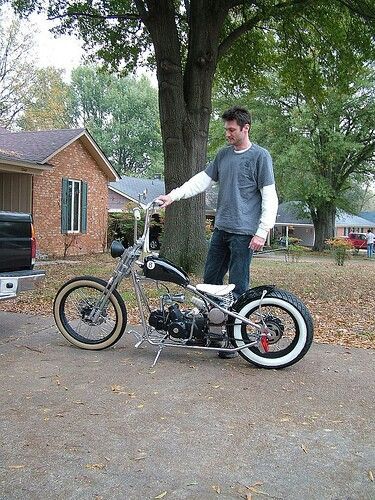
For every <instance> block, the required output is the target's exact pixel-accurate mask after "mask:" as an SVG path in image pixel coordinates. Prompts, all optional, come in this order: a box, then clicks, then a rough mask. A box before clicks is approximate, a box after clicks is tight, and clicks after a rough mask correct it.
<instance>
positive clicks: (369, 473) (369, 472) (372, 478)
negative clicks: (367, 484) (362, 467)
mask: <svg viewBox="0 0 375 500" xmlns="http://www.w3.org/2000/svg"><path fill="white" fill-rule="evenodd" d="M368 477H369V478H370V481H372V482H374V474H373V473H372V470H369V471H368Z"/></svg>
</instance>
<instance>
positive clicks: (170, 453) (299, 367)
mask: <svg viewBox="0 0 375 500" xmlns="http://www.w3.org/2000/svg"><path fill="white" fill-rule="evenodd" d="M0 331H1V335H0V368H1V391H0V412H1V423H0V427H1V444H0V498H1V499H7V500H8V499H27V500H30V499H38V500H39V499H64V500H65V499H97V500H99V499H105V500H107V499H108V500H109V499H127V500H128V499H129V500H132V499H142V500H143V499H155V498H156V499H158V498H164V499H166V500H168V499H204V500H206V499H207V500H210V499H218V500H220V499H223V500H224V499H237V498H248V499H267V498H268V499H274V498H276V499H298V500H299V499H332V500H333V499H335V500H336V499H337V500H339V499H340V500H341V499H342V500H344V499H345V500H348V499H353V500H357V499H374V498H375V483H374V476H375V452H374V435H375V433H374V415H375V412H374V387H375V384H374V382H375V380H374V378H375V377H374V352H375V351H372V350H362V349H354V348H351V349H346V348H343V347H340V346H333V345H319V344H314V345H313V347H312V348H311V350H310V352H309V353H308V354H307V356H306V357H305V358H304V359H303V360H302V361H300V362H299V363H298V364H296V365H294V366H293V367H290V368H287V369H284V370H281V371H276V370H269V371H268V370H261V369H258V368H255V367H253V366H251V365H250V364H248V363H246V362H245V361H244V360H242V358H240V359H239V358H236V359H233V360H220V359H218V358H217V357H216V356H215V355H214V354H211V353H209V354H207V353H203V352H200V351H198V352H197V351H185V350H165V351H164V353H163V354H162V356H161V358H160V360H159V362H158V364H157V365H156V367H155V368H150V366H151V364H152V361H153V359H154V355H155V350H154V348H152V347H151V346H147V347H146V348H144V349H134V346H133V345H134V343H135V342H134V341H133V338H132V337H130V336H128V335H126V336H124V337H123V339H121V340H120V342H119V343H118V344H117V345H116V346H115V347H114V348H110V349H108V350H105V351H101V352H88V351H83V350H79V349H77V348H75V347H73V346H71V345H70V344H69V343H68V342H67V341H65V339H64V338H63V337H62V336H61V335H60V334H59V333H58V332H57V330H56V328H55V327H54V325H53V320H52V319H50V318H40V317H31V316H26V315H21V314H11V313H1V312H0Z"/></svg>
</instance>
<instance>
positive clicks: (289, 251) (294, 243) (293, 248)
mask: <svg viewBox="0 0 375 500" xmlns="http://www.w3.org/2000/svg"><path fill="white" fill-rule="evenodd" d="M300 243H301V240H300V239H299V238H288V246H287V247H286V248H285V260H286V261H287V262H298V261H299V259H300V257H301V255H302V254H303V252H304V251H305V248H304V247H303V246H302V245H300Z"/></svg>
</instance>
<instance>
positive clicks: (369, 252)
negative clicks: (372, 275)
mask: <svg viewBox="0 0 375 500" xmlns="http://www.w3.org/2000/svg"><path fill="white" fill-rule="evenodd" d="M373 250H374V244H373V243H367V257H372V253H373Z"/></svg>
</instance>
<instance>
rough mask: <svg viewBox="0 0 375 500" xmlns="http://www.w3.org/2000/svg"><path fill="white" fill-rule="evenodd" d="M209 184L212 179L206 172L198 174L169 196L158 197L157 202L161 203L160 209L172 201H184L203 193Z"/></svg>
mask: <svg viewBox="0 0 375 500" xmlns="http://www.w3.org/2000/svg"><path fill="white" fill-rule="evenodd" d="M211 182H212V179H211V177H210V176H209V175H207V174H206V172H199V173H198V174H196V175H194V176H193V177H192V178H191V179H189V180H188V181H186V182H185V184H182V186H180V187H178V188H176V189H173V190H172V191H171V192H170V193H169V194H165V195H161V196H159V197H158V201H162V202H163V204H162V205H161V206H160V208H165V207H167V206H168V205H170V204H171V203H173V202H174V201H178V200H182V199H184V200H185V199H186V198H191V197H192V196H195V195H196V194H199V193H203V191H206V189H207V188H208V187H209V186H210V184H211Z"/></svg>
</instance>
